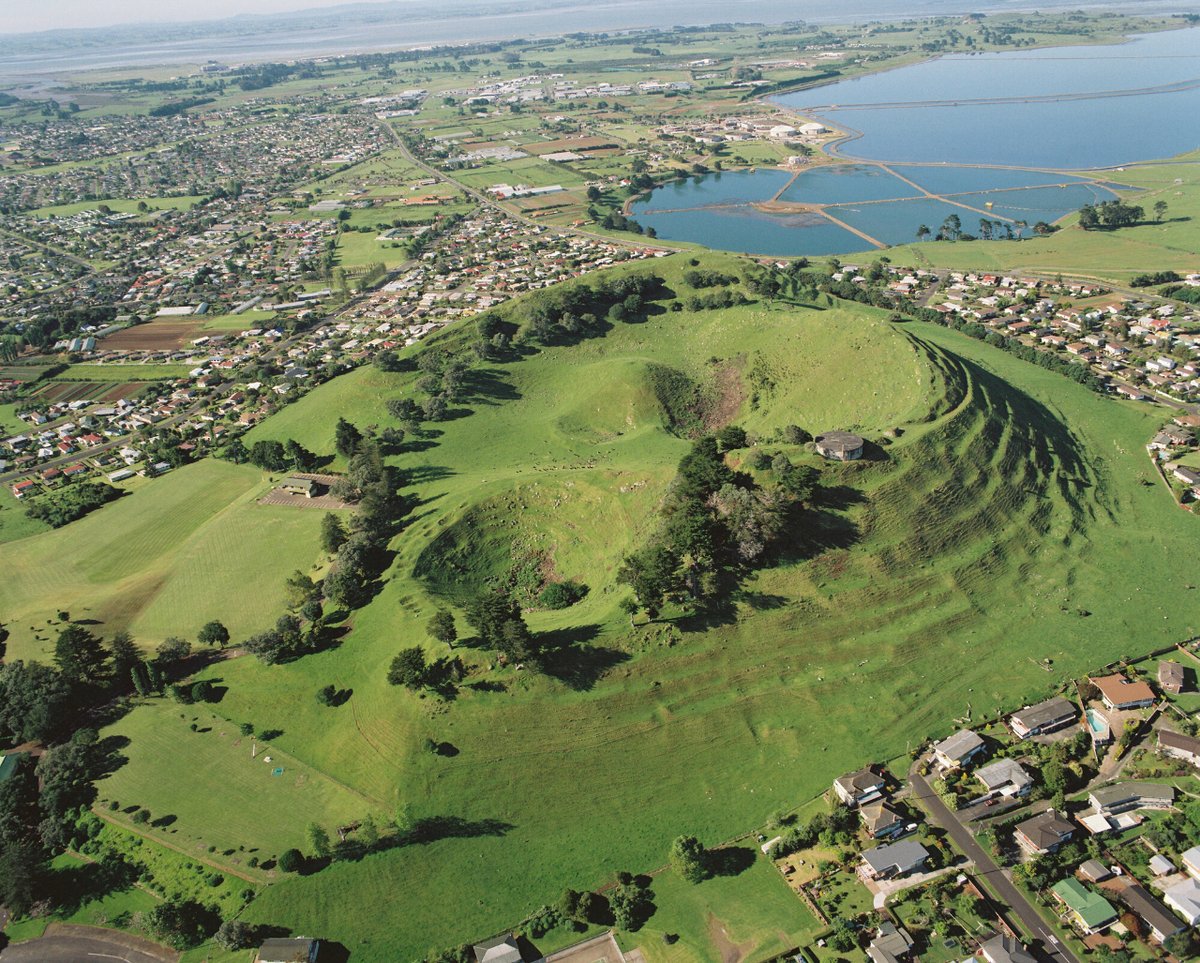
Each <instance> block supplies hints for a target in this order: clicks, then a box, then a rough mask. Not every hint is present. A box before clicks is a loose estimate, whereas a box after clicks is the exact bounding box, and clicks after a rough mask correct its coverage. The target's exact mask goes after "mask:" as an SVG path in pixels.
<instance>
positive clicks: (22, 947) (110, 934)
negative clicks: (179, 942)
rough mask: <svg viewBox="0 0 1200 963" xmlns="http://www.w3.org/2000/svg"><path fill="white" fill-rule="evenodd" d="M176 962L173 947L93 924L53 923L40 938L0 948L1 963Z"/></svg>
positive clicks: (177, 958)
mask: <svg viewBox="0 0 1200 963" xmlns="http://www.w3.org/2000/svg"><path fill="white" fill-rule="evenodd" d="M104 960H112V961H118V963H119V961H123V963H177V961H178V960H179V954H178V953H176V952H175V951H174V950H170V949H167V947H165V946H159V945H158V944H157V943H151V942H150V941H149V940H143V939H141V938H139V937H136V936H131V935H129V934H128V933H118V932H116V931H115V930H105V929H100V928H99V927H93V926H66V925H62V924H57V923H51V924H50V925H49V926H48V927H46V935H45V936H43V937H42V938H41V939H38V940H26V941H25V942H24V943H13V944H12V945H10V946H8V947H6V948H5V949H4V950H3V951H0V963H102V961H104Z"/></svg>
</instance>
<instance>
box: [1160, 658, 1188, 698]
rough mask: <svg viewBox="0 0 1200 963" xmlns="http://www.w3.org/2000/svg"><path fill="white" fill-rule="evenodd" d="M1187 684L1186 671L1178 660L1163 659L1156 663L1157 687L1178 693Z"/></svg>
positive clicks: (1164, 690)
mask: <svg viewBox="0 0 1200 963" xmlns="http://www.w3.org/2000/svg"><path fill="white" fill-rule="evenodd" d="M1186 685H1187V671H1186V670H1185V669H1184V667H1183V666H1182V665H1180V664H1179V663H1178V662H1170V661H1167V660H1165V659H1164V660H1163V661H1162V662H1160V663H1158V687H1159V688H1160V689H1162V690H1163V692H1171V693H1174V694H1175V695H1178V694H1179V693H1180V692H1182V691H1183V689H1184V687H1185V686H1186Z"/></svg>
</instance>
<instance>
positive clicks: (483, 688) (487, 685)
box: [463, 679, 508, 692]
mask: <svg viewBox="0 0 1200 963" xmlns="http://www.w3.org/2000/svg"><path fill="white" fill-rule="evenodd" d="M463 688H466V689H473V690H474V691H476V692H507V691H508V686H506V685H505V684H504V683H503V682H496V681H495V680H492V679H480V680H479V681H478V682H468V683H467V684H466V685H465V686H464V687H463Z"/></svg>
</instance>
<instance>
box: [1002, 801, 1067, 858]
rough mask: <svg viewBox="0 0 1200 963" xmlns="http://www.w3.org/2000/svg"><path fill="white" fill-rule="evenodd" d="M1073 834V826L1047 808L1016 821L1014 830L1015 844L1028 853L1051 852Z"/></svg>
mask: <svg viewBox="0 0 1200 963" xmlns="http://www.w3.org/2000/svg"><path fill="white" fill-rule="evenodd" d="M1074 835H1075V826H1074V824H1073V823H1071V822H1068V821H1067V819H1066V818H1065V817H1063V816H1060V815H1059V814H1058V813H1056V812H1055V811H1054V810H1053V809H1047V810H1045V811H1044V812H1040V813H1038V814H1037V815H1036V816H1032V817H1030V818H1029V819H1026V820H1025V821H1024V822H1021V823H1018V824H1017V828H1016V830H1015V831H1014V837H1015V838H1016V840H1017V845H1018V846H1020V847H1021V849H1023V850H1024V851H1025V852H1027V853H1029V854H1030V855H1032V854H1034V853H1039V854H1044V853H1053V852H1055V851H1056V850H1057V849H1058V847H1059V846H1061V845H1062V844H1063V843H1066V842H1070V840H1071V837H1072V836H1074Z"/></svg>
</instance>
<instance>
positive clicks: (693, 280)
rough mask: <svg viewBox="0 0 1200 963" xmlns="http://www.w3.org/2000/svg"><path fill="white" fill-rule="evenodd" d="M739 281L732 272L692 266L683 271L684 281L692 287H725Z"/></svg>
mask: <svg viewBox="0 0 1200 963" xmlns="http://www.w3.org/2000/svg"><path fill="white" fill-rule="evenodd" d="M737 281H738V279H737V278H736V277H734V276H733V275H732V274H722V273H721V272H720V271H710V270H707V269H696V268H692V269H690V270H687V271H684V272H683V283H684V284H686V285H687V286H688V287H690V288H723V287H727V286H728V285H730V284H737Z"/></svg>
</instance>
